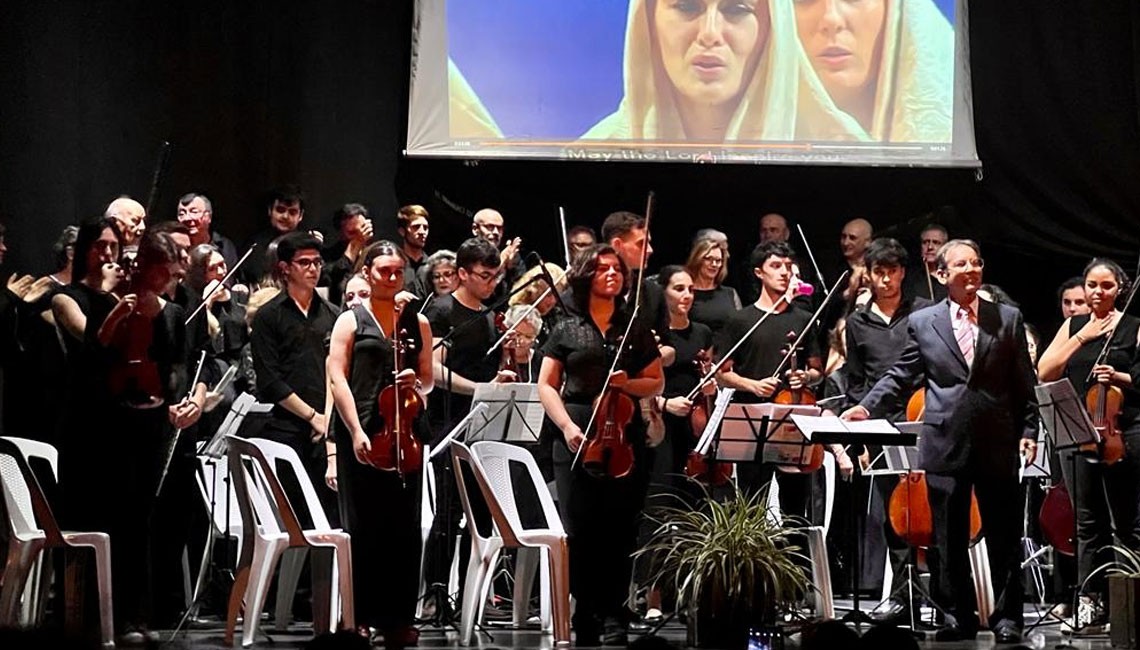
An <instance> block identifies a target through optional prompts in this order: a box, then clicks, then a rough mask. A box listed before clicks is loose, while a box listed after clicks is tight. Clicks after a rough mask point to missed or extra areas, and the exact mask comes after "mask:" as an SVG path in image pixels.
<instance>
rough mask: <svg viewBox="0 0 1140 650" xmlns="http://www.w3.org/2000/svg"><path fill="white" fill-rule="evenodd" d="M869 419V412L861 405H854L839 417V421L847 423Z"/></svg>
mask: <svg viewBox="0 0 1140 650" xmlns="http://www.w3.org/2000/svg"><path fill="white" fill-rule="evenodd" d="M870 417H871V412H870V411H868V410H867V407H865V406H862V405H861V404H856V405H855V406H852V407H851V408H849V409H847V410H846V411H844V412H843V415H840V416H839V419H840V420H846V421H848V422H858V421H859V420H866V419H868V418H870Z"/></svg>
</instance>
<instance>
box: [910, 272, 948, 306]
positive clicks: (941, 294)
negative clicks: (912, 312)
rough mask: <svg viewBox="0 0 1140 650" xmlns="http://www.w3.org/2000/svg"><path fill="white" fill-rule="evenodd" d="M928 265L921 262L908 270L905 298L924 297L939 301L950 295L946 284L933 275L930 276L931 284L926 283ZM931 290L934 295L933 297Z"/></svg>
mask: <svg viewBox="0 0 1140 650" xmlns="http://www.w3.org/2000/svg"><path fill="white" fill-rule="evenodd" d="M926 277H927V273H926V265H925V264H921V263H920V264H919V265H918V266H912V267H911V268H908V269H907V270H906V277H905V278H904V279H903V297H904V298H924V299H926V300H929V301H931V302H938V301H939V300H942V299H944V298H946V297H947V296H948V293H947V290H946V285H944V284H942V283H941V282H939V281H938V279H937V278H934V277H933V276H932V277H931V278H930V284H929V285H928V284H926ZM931 291H933V292H934V296H933V297H931V295H930V293H931Z"/></svg>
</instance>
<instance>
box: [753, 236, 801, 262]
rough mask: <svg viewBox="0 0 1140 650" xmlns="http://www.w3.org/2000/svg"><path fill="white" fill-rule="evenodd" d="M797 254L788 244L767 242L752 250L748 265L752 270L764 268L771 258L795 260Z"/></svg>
mask: <svg viewBox="0 0 1140 650" xmlns="http://www.w3.org/2000/svg"><path fill="white" fill-rule="evenodd" d="M795 256H796V252H795V251H794V250H792V247H791V246H790V245H789V244H788V242H783V241H775V240H772V241H766V242H764V243H763V244H757V245H756V248H753V249H752V255H750V256H749V257H748V263H749V264H751V265H752V268H757V267H760V266H764V262H767V261H768V258H769V257H790V258H793V259H794V258H795Z"/></svg>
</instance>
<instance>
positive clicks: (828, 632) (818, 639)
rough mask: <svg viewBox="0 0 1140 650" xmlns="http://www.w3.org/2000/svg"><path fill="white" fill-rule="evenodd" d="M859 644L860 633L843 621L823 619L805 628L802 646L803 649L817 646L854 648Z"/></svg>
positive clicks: (811, 649)
mask: <svg viewBox="0 0 1140 650" xmlns="http://www.w3.org/2000/svg"><path fill="white" fill-rule="evenodd" d="M858 644H859V635H858V634H857V633H856V632H855V630H852V629H851V628H849V627H847V625H845V624H844V623H843V621H834V620H832V621H823V622H822V623H817V624H815V625H811V626H808V627H806V628H804V630H803V632H802V641H801V642H800V647H801V648H803V650H814V649H816V648H820V649H826V650H832V649H833V648H854V647H855V646H856V645H858Z"/></svg>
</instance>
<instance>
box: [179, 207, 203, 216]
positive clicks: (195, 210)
mask: <svg viewBox="0 0 1140 650" xmlns="http://www.w3.org/2000/svg"><path fill="white" fill-rule="evenodd" d="M207 212H209V210H200V209H198V208H190V209H188V210H184V209H180V210H178V216H180V217H186V216H190V217H200V216H202V215H204V214H206V213H207Z"/></svg>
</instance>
